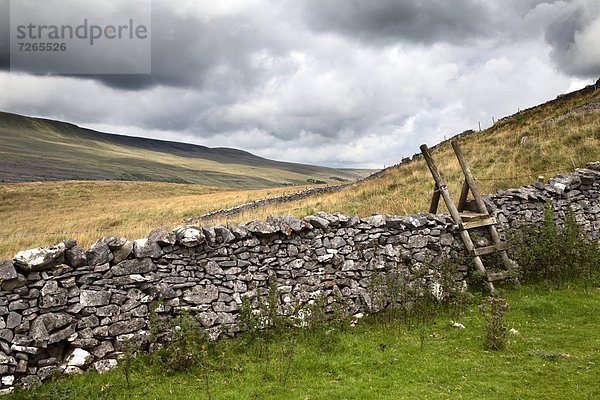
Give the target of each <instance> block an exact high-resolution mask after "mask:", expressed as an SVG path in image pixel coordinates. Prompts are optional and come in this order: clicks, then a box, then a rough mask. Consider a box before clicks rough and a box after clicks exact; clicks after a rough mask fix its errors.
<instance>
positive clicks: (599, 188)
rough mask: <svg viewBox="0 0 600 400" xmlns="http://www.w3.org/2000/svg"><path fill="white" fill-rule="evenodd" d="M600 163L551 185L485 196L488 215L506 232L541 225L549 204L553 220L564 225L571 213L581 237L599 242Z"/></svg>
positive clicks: (554, 179)
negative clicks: (529, 225) (545, 209)
mask: <svg viewBox="0 0 600 400" xmlns="http://www.w3.org/2000/svg"><path fill="white" fill-rule="evenodd" d="M599 194H600V162H594V163H590V164H587V165H586V168H581V169H577V170H576V171H575V172H574V173H571V174H564V175H557V176H555V177H554V178H552V179H550V181H549V182H548V184H543V183H540V182H536V183H534V184H533V185H530V186H524V187H521V188H519V189H511V190H503V191H500V192H498V193H496V194H493V195H487V196H484V200H485V201H486V204H487V206H488V211H489V212H490V213H491V214H492V215H493V216H495V217H496V218H497V219H498V222H499V223H500V224H501V225H502V228H503V230H505V231H506V230H509V229H516V228H519V227H520V226H522V225H524V224H540V223H542V222H543V220H544V208H545V207H546V203H548V202H549V203H550V204H551V206H552V211H553V215H554V220H555V222H556V223H557V224H558V225H561V226H562V225H563V223H564V220H565V217H566V215H567V213H568V212H569V210H571V212H573V215H574V217H575V220H576V222H577V224H578V225H579V227H580V228H581V231H582V233H584V234H585V235H586V236H587V237H588V238H589V239H592V240H600V195H599Z"/></svg>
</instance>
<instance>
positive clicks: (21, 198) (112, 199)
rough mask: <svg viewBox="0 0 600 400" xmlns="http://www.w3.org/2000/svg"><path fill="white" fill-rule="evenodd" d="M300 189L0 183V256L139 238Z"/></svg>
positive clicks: (140, 184) (118, 183) (84, 183)
mask: <svg viewBox="0 0 600 400" xmlns="http://www.w3.org/2000/svg"><path fill="white" fill-rule="evenodd" d="M301 188H302V187H284V188H271V189H262V190H245V191H244V190H241V191H237V190H236V191H232V190H224V189H215V188H210V187H206V186H202V185H183V184H169V183H156V182H118V181H82V182H79V181H71V182H34V183H20V184H3V185H0V216H1V217H0V259H10V258H12V257H13V256H14V255H15V254H16V252H18V251H19V250H23V249H27V248H31V247H38V246H42V245H52V244H55V243H57V242H59V241H61V240H64V239H65V238H67V237H74V238H76V239H77V240H78V242H79V244H80V245H83V246H89V245H91V244H92V243H93V242H95V241H96V240H97V239H99V238H101V237H103V236H110V235H121V236H125V237H127V238H131V239H135V238H141V237H145V236H146V235H147V234H148V233H150V231H152V230H153V229H155V228H158V227H166V228H170V229H173V228H175V227H177V226H179V225H182V224H183V220H184V219H186V218H189V217H192V216H196V215H199V214H203V213H206V212H209V211H213V210H217V209H220V208H227V207H231V206H234V205H237V204H242V203H246V202H249V201H252V200H256V199H261V198H264V197H271V196H276V195H282V194H287V193H292V192H295V191H298V190H300V189H301Z"/></svg>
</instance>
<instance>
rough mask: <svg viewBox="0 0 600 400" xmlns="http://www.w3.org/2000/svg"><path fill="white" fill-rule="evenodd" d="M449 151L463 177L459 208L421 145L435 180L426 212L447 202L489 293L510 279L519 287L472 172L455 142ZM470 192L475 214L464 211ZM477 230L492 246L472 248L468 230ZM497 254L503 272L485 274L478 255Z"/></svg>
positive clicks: (427, 152) (515, 266) (503, 245)
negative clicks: (453, 156)
mask: <svg viewBox="0 0 600 400" xmlns="http://www.w3.org/2000/svg"><path fill="white" fill-rule="evenodd" d="M452 148H453V149H454V153H455V154H456V158H458V162H459V163H460V167H461V169H462V172H463V175H464V177H465V180H464V183H463V186H462V191H461V194H460V200H459V202H458V207H456V206H455V205H454V201H452V197H451V196H450V192H449V191H448V188H447V187H446V182H445V181H444V178H443V177H442V175H441V174H440V172H439V170H438V169H437V167H436V165H435V163H434V161H433V158H432V157H431V154H430V153H429V149H428V148H427V145H422V146H421V153H423V157H425V161H426V162H427V166H428V167H429V170H430V171H431V175H433V179H434V180H435V187H434V191H433V198H432V199H431V207H430V209H429V212H430V213H432V214H435V213H437V209H438V205H439V202H440V196H441V197H442V198H443V199H444V202H445V203H446V207H447V208H448V211H450V215H451V216H452V219H453V220H454V222H455V223H456V225H458V228H459V233H460V237H461V239H462V241H463V243H464V245H465V248H466V250H467V252H468V253H469V254H470V255H471V256H472V257H473V260H474V262H475V268H476V269H477V271H478V272H479V273H480V274H482V275H483V276H484V277H486V279H487V286H488V289H489V290H490V292H491V293H492V294H493V293H494V291H495V289H494V283H493V282H495V281H501V280H505V279H513V281H514V282H515V284H517V285H518V284H519V281H518V279H517V277H516V274H515V272H516V271H515V270H516V268H517V267H518V266H517V264H516V263H515V262H514V261H513V260H511V259H510V258H509V257H508V254H507V253H506V249H507V245H506V243H504V242H502V240H501V239H500V236H499V235H498V231H497V230H496V219H495V218H493V217H492V216H490V215H489V213H488V211H487V207H486V205H485V203H484V201H483V197H481V193H480V192H479V189H478V188H477V185H476V184H475V178H473V174H472V173H471V170H470V169H469V166H468V165H467V163H466V161H465V158H464V157H463V154H462V151H461V150H460V147H459V145H458V142H457V141H456V140H453V141H452ZM469 191H470V192H471V193H472V194H473V198H474V199H475V205H476V209H477V211H478V212H475V213H473V212H465V207H466V204H467V196H468V195H469ZM477 228H487V231H488V233H489V236H490V237H491V239H492V242H493V244H492V245H491V246H486V247H480V248H476V247H475V245H474V244H473V240H472V239H471V236H470V235H469V230H471V229H477ZM496 252H500V255H501V257H502V263H503V264H504V267H505V268H506V270H505V271H502V272H498V273H492V272H489V273H488V272H487V270H486V269H485V266H484V265H483V261H482V259H481V256H483V255H486V254H491V253H496Z"/></svg>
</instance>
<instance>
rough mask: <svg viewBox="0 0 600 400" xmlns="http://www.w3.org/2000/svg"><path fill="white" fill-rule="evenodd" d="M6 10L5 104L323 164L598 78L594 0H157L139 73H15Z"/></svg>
mask: <svg viewBox="0 0 600 400" xmlns="http://www.w3.org/2000/svg"><path fill="white" fill-rule="evenodd" d="M89 3H90V4H96V3H97V6H96V7H97V8H98V9H99V10H102V4H103V2H100V1H95V0H90V1H89ZM7 4H8V2H7V1H6V0H0V11H2V10H5V8H3V7H6V5H7ZM6 15H7V14H6V13H4V12H0V69H3V70H4V71H0V109H1V110H4V111H10V112H16V113H23V114H27V115H35V116H43V117H48V118H57V119H63V120H67V121H70V122H73V123H77V124H80V125H83V126H88V127H92V128H96V129H100V130H104V131H111V132H119V133H124V134H131V135H138V136H146V137H155V138H162V139H169V140H179V141H186V142H193V143H198V144H203V145H209V146H229V147H237V148H242V149H245V150H249V151H252V152H254V153H256V154H258V155H261V156H265V157H271V158H276V159H284V160H289V161H298V162H306V163H317V164H326V165H332V166H348V167H358V166H362V167H382V166H383V165H384V164H386V165H389V164H392V163H395V162H397V161H398V160H399V159H400V158H402V157H404V156H407V155H411V154H413V153H415V152H417V151H418V145H419V144H420V143H423V142H427V143H429V144H433V143H435V142H437V141H439V140H442V139H443V138H444V136H446V137H447V136H450V135H452V134H455V133H457V132H460V131H463V130H466V129H473V128H476V127H477V126H478V123H479V122H481V123H482V125H483V126H488V125H489V124H490V123H491V121H492V118H499V117H502V116H504V115H507V114H511V113H513V112H516V111H517V109H519V108H521V109H522V108H524V107H528V106H531V105H534V104H537V103H539V102H542V101H545V100H548V99H550V98H553V97H555V96H556V95H557V94H560V93H563V92H565V91H567V90H570V89H575V88H578V87H582V86H583V85H585V84H589V83H591V82H592V80H595V79H596V78H598V77H599V76H600V10H599V7H598V3H597V2H596V1H594V0H575V1H571V2H565V1H560V0H555V1H551V0H548V1H539V0H508V1H500V0H496V1H482V0H457V1H453V2H452V6H449V2H447V1H442V0H432V1H405V0H396V1H392V0H378V1H371V2H366V1H359V0H320V1H316V0H314V1H313V0H307V1H302V2H298V1H292V0H282V1H269V0H229V1H219V2H214V1H192V0H175V1H166V0H154V1H153V8H152V60H151V61H152V62H151V63H152V74H149V75H72V76H66V75H61V76H53V75H35V74H32V73H31V71H27V70H20V71H19V70H13V71H10V72H9V71H8V67H9V64H8V61H9V54H8V52H9V47H8V44H7V43H8V42H7V39H8V37H7V36H8V34H9V30H8V28H7V27H8V20H7V18H6ZM84 61H85V62H87V63H95V62H110V54H109V55H107V56H105V59H104V60H94V59H93V58H90V59H86V60H84ZM64 62H65V63H73V62H78V61H77V60H70V59H68V58H65V60H64Z"/></svg>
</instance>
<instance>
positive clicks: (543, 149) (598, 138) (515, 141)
mask: <svg viewBox="0 0 600 400" xmlns="http://www.w3.org/2000/svg"><path fill="white" fill-rule="evenodd" d="M457 138H458V140H459V143H460V145H461V148H462V150H463V153H464V155H465V157H466V159H467V162H468V163H469V165H470V168H471V170H472V171H473V174H474V175H475V178H476V179H477V181H478V185H479V189H480V191H481V192H483V193H494V192H496V191H498V190H503V189H508V188H514V187H518V186H522V185H527V184H531V183H533V182H535V181H536V180H537V178H538V176H540V175H541V176H544V177H545V178H546V179H548V178H550V177H551V176H553V175H556V174H558V173H560V172H568V171H572V170H574V169H575V168H579V167H583V166H584V165H585V164H586V163H588V162H593V161H600V81H599V82H598V83H596V85H590V86H588V87H586V88H584V89H582V90H579V91H576V92H572V93H569V94H567V95H561V96H558V97H557V98H556V99H555V100H552V101H549V102H547V103H544V104H541V105H539V106H536V107H532V108H530V109H527V110H523V111H520V112H519V113H517V114H514V115H512V116H509V117H506V118H503V119H501V120H499V121H498V122H496V124H494V125H493V126H492V127H490V128H488V129H486V130H483V131H481V132H472V131H470V132H469V133H468V134H460V135H457ZM450 140H451V139H449V140H448V141H446V142H443V143H440V144H438V145H436V146H431V150H432V154H433V157H434V160H435V161H436V163H437V166H438V168H439V169H440V171H441V173H442V174H443V175H444V177H445V178H446V182H447V184H448V187H449V189H450V193H451V194H453V196H454V198H455V200H458V197H459V195H460V186H461V185H462V180H463V179H464V178H463V175H462V172H461V170H460V166H459V164H458V161H457V160H456V158H455V156H454V152H453V150H452V147H451V145H450ZM413 151H415V153H417V152H419V149H418V148H415V149H413ZM375 175H376V177H373V178H374V179H369V180H366V181H364V182H359V183H357V184H355V185H352V186H350V187H348V188H346V189H344V190H342V191H339V192H336V193H331V194H324V195H318V196H314V197H311V198H309V199H303V200H300V201H295V202H289V203H284V204H277V205H269V206H266V207H262V208H260V209H257V210H251V211H247V212H243V213H240V214H238V215H236V216H232V217H229V218H227V220H231V221H243V220H249V219H261V218H265V217H266V216H269V215H286V214H290V215H294V216H298V217H301V216H304V215H308V214H312V213H314V212H316V211H325V212H343V213H346V214H357V215H361V216H368V215H371V214H378V213H381V214H401V215H402V214H411V213H418V212H426V211H427V210H428V209H429V204H430V201H431V195H432V189H433V178H432V177H431V174H430V173H429V169H428V168H427V165H426V164H425V161H424V160H423V159H420V158H419V157H413V160H407V161H405V162H402V163H401V164H399V165H396V166H393V167H390V168H387V169H385V170H382V171H380V172H378V173H377V174H375ZM442 203H443V202H442ZM217 221H219V220H217ZM220 221H225V219H221V220H220Z"/></svg>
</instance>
